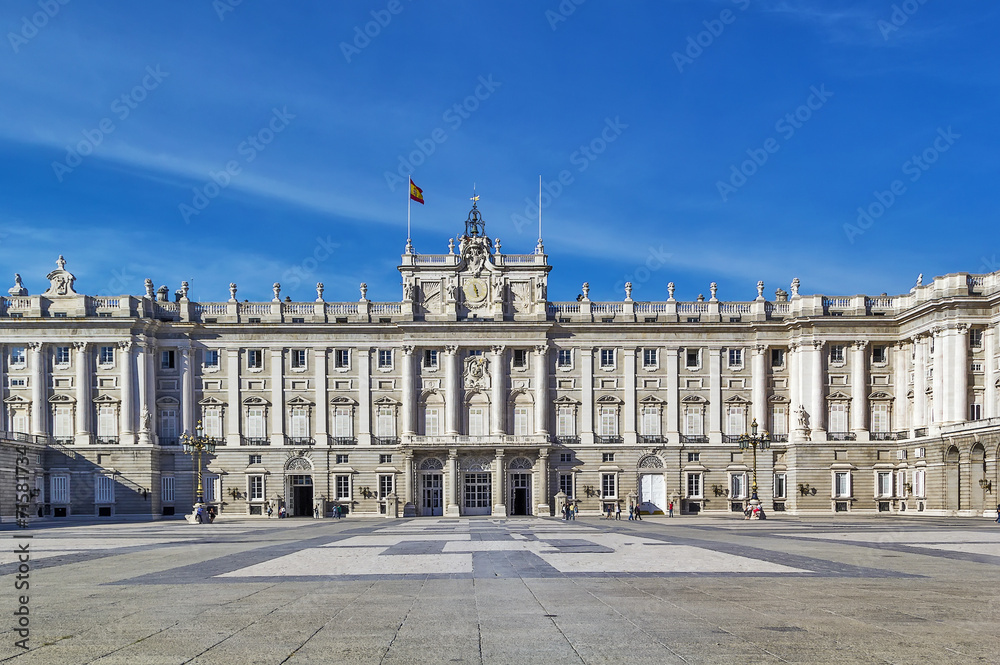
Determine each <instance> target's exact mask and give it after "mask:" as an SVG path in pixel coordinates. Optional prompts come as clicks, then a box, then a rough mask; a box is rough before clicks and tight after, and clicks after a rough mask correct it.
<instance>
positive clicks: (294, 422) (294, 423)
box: [289, 406, 311, 443]
mask: <svg viewBox="0 0 1000 665" xmlns="http://www.w3.org/2000/svg"><path fill="white" fill-rule="evenodd" d="M289 425H290V427H289V430H290V432H291V437H292V443H306V442H308V441H309V439H310V437H311V432H310V431H309V409H308V408H307V407H304V406H293V407H292V409H291V413H290V414H289Z"/></svg>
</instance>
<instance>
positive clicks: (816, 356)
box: [808, 341, 826, 441]
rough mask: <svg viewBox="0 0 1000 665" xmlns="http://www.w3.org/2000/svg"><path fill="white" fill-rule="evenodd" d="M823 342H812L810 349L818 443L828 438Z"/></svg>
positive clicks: (814, 437)
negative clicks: (825, 437)
mask: <svg viewBox="0 0 1000 665" xmlns="http://www.w3.org/2000/svg"><path fill="white" fill-rule="evenodd" d="M823 346H824V343H823V342H819V341H817V342H812V345H811V348H810V349H809V355H810V359H809V360H810V362H809V395H808V399H809V400H810V403H811V405H812V409H811V410H812V413H810V414H809V415H810V417H811V421H810V424H811V425H812V440H813V441H818V440H820V439H822V438H823V437H824V436H826V400H824V399H823V398H824V397H825V395H824V394H823V393H824V390H823Z"/></svg>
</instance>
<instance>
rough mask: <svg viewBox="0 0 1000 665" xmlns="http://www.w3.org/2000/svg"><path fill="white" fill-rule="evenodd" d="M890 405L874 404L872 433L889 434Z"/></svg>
mask: <svg viewBox="0 0 1000 665" xmlns="http://www.w3.org/2000/svg"><path fill="white" fill-rule="evenodd" d="M891 429H892V428H891V426H890V425H889V405H888V404H885V403H878V404H872V432H889V431H891Z"/></svg>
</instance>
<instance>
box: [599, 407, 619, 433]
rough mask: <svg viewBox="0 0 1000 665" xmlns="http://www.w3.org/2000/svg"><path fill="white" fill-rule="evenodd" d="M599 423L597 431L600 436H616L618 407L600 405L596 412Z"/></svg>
mask: <svg viewBox="0 0 1000 665" xmlns="http://www.w3.org/2000/svg"><path fill="white" fill-rule="evenodd" d="M598 417H599V418H600V425H599V427H598V433H599V434H600V435H601V436H602V437H608V438H613V437H617V436H618V407H616V406H602V407H600V412H599V414H598Z"/></svg>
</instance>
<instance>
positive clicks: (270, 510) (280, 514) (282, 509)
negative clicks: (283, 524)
mask: <svg viewBox="0 0 1000 665" xmlns="http://www.w3.org/2000/svg"><path fill="white" fill-rule="evenodd" d="M273 514H274V506H272V505H271V504H270V503H268V504H267V519H271V515H273ZM284 517H288V513H287V512H285V507H284V506H280V507H279V508H278V518H279V519H281V518H284Z"/></svg>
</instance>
